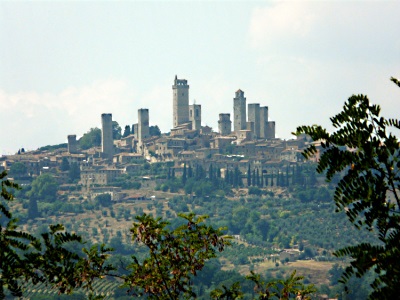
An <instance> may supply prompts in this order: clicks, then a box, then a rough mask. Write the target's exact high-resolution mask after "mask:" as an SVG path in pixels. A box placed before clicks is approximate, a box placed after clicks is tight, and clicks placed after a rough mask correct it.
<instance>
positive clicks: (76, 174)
mask: <svg viewBox="0 0 400 300" xmlns="http://www.w3.org/2000/svg"><path fill="white" fill-rule="evenodd" d="M68 176H69V180H70V181H71V182H74V181H75V180H77V179H80V177H81V169H80V168H79V164H78V163H72V164H71V166H70V168H69V172H68Z"/></svg>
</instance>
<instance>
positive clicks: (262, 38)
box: [250, 1, 318, 48]
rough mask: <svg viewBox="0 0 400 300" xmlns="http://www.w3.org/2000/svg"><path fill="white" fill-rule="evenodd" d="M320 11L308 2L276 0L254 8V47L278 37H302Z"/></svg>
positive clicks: (252, 29)
mask: <svg viewBox="0 0 400 300" xmlns="http://www.w3.org/2000/svg"><path fill="white" fill-rule="evenodd" d="M317 14H318V11H313V10H312V9H310V5H309V4H308V3H306V2H300V1H298V2H274V3H273V4H272V5H268V6H266V7H257V8H255V9H254V10H253V14H252V17H251V20H250V38H251V43H252V46H253V47H256V48H257V47H262V46H263V45H265V44H269V43H273V42H274V40H276V39H282V38H299V37H300V38H302V37H305V36H307V34H309V32H310V30H311V29H312V27H313V25H314V23H315V22H316V21H317Z"/></svg>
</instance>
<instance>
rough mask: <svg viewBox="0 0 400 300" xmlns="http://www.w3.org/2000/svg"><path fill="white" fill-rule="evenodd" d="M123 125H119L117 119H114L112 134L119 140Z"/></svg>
mask: <svg viewBox="0 0 400 300" xmlns="http://www.w3.org/2000/svg"><path fill="white" fill-rule="evenodd" d="M121 131H122V129H121V126H119V124H118V122H117V121H112V135H113V139H114V140H119V139H120V138H121Z"/></svg>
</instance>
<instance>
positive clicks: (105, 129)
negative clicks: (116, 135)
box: [101, 114, 114, 158]
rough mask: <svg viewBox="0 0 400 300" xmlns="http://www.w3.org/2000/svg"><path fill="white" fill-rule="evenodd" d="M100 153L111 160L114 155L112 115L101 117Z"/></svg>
mask: <svg viewBox="0 0 400 300" xmlns="http://www.w3.org/2000/svg"><path fill="white" fill-rule="evenodd" d="M101 152H102V153H103V155H104V157H107V158H112V156H113V154H114V142H113V135H112V114H102V115H101Z"/></svg>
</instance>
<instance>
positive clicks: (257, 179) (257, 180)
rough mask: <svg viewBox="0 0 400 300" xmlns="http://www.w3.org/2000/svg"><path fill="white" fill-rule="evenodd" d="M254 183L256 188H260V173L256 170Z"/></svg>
mask: <svg viewBox="0 0 400 300" xmlns="http://www.w3.org/2000/svg"><path fill="white" fill-rule="evenodd" d="M256 182H257V186H258V187H260V172H259V170H258V168H257V173H256Z"/></svg>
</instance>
